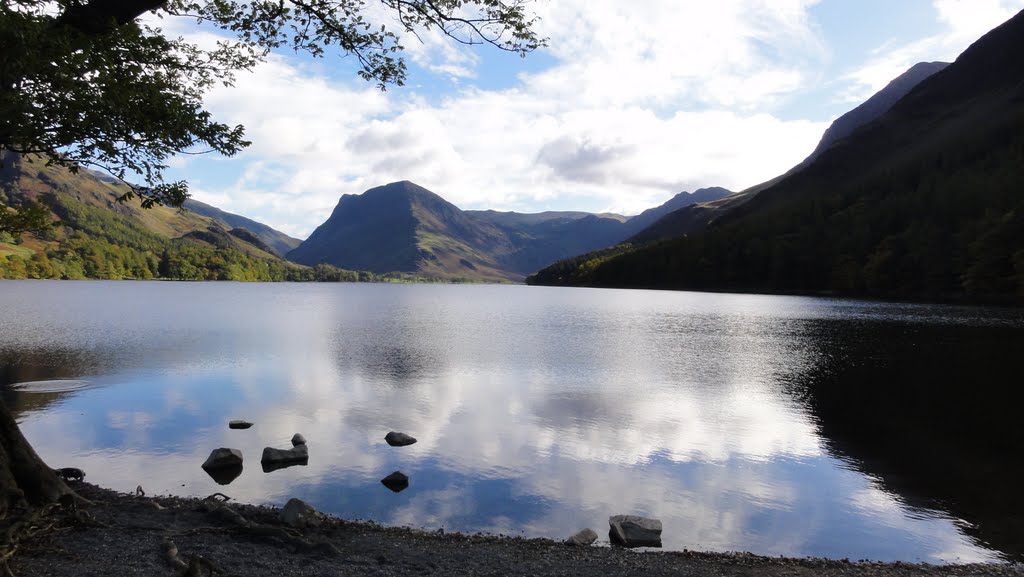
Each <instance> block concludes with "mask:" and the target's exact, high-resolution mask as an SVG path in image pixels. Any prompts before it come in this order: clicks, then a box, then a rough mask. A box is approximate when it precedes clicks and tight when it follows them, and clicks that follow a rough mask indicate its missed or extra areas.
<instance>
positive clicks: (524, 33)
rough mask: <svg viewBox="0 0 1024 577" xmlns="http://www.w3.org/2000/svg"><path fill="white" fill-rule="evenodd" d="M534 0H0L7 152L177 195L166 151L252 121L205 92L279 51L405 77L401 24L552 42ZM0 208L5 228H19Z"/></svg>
mask: <svg viewBox="0 0 1024 577" xmlns="http://www.w3.org/2000/svg"><path fill="white" fill-rule="evenodd" d="M529 1H530V0H382V1H381V2H380V4H379V6H378V5H377V4H372V5H371V4H367V2H365V0H292V1H289V2H285V1H284V0H277V1H274V0H256V1H251V2H239V1H235V0H201V1H195V0H171V1H170V2H158V1H156V0H88V1H85V2H81V1H80V0H53V1H51V0H0V154H2V152H3V151H5V150H10V151H14V152H20V153H29V154H31V153H36V154H41V155H43V156H44V157H46V158H47V159H48V161H49V162H50V163H54V164H58V165H62V166H66V167H68V168H70V169H71V170H77V169H78V167H80V166H89V167H96V168H100V169H103V170H106V171H107V172H109V173H110V174H112V175H114V176H116V177H118V178H120V179H122V180H125V181H126V182H127V181H128V180H136V179H138V180H141V184H137V185H132V186H131V188H130V189H129V191H128V192H127V193H125V194H124V196H123V197H122V199H128V198H132V197H135V196H138V197H140V198H141V199H142V202H143V205H144V206H152V205H154V204H170V205H172V206H180V205H181V204H182V203H183V202H184V200H185V199H186V198H187V190H188V189H187V186H186V183H184V182H180V181H179V182H165V181H164V179H163V171H164V169H165V168H166V167H167V161H168V159H169V158H171V157H172V156H174V155H176V154H195V153H201V152H216V153H218V154H223V155H226V156H231V155H233V154H235V153H237V152H239V151H240V150H242V149H243V148H244V147H245V146H247V145H248V144H249V143H248V141H246V140H245V138H244V130H243V127H242V126H228V125H226V124H223V123H220V122H217V121H216V120H215V119H214V118H213V116H212V115H211V114H210V113H209V112H208V111H206V110H204V109H203V105H202V98H203V95H204V94H205V93H206V91H207V90H209V89H210V88H211V87H213V86H215V85H217V84H224V85H230V84H231V83H232V82H233V80H234V74H235V73H236V72H237V71H243V70H249V69H251V68H253V67H254V66H255V65H257V64H258V63H259V62H260V61H262V60H263V59H264V58H266V57H267V55H268V54H269V53H270V51H271V50H274V49H278V48H290V49H293V50H295V51H301V52H305V53H308V54H310V55H313V56H316V57H321V56H325V55H328V54H338V55H340V56H352V57H354V58H355V59H356V60H357V61H358V69H357V73H358V74H359V75H360V76H362V77H363V78H365V79H366V80H368V81H372V82H376V83H377V85H378V86H379V87H380V88H381V89H384V88H385V87H387V86H389V85H401V84H403V82H404V81H405V78H406V66H405V62H404V60H403V58H402V49H403V48H402V45H401V39H402V35H403V34H410V35H414V36H415V35H419V34H423V33H426V32H429V31H432V30H439V31H440V32H442V33H443V34H446V35H447V36H449V37H451V38H452V39H454V41H457V42H462V43H466V44H478V43H486V44H490V45H493V46H495V47H497V48H499V49H502V50H506V51H511V52H516V53H519V54H524V55H525V54H526V53H527V52H529V51H531V50H534V49H535V48H537V47H539V46H541V45H543V44H544V40H543V39H542V38H540V37H538V36H537V34H536V33H535V31H534V24H535V21H536V19H535V18H534V17H533V16H532V15H531V14H530V13H528V11H527V6H528V4H529ZM147 12H153V13H155V14H156V15H157V16H159V17H161V18H171V17H183V18H194V19H196V20H198V21H199V22H201V23H206V24H207V25H208V26H209V25H212V26H214V27H216V28H219V29H220V30H221V31H224V32H227V33H229V34H231V35H232V36H233V38H230V39H223V40H220V41H219V42H217V44H216V46H214V47H210V48H202V47H199V46H197V45H196V44H193V43H190V42H188V41H186V40H184V39H182V38H171V37H168V36H167V35H165V34H164V33H163V31H162V30H161V29H160V28H159V27H156V26H153V25H151V24H149V23H145V22H141V21H140V16H142V15H143V14H145V13H147ZM6 212H7V211H3V213H4V214H6ZM4 218H5V219H6V220H3V221H0V230H9V231H12V232H19V230H18V229H17V228H15V227H16V226H17V225H18V224H19V222H18V221H14V220H11V218H13V217H6V216H5V217H4ZM32 222H38V221H32ZM5 225H6V226H10V227H12V228H7V229H4V228H2V227H3V226H5ZM30 228H31V227H30ZM30 228H29V229H30ZM22 230H28V229H24V228H23V229H22Z"/></svg>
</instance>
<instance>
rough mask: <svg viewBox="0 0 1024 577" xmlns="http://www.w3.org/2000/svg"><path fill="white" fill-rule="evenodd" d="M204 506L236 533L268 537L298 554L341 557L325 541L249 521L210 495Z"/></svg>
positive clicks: (336, 550)
mask: <svg viewBox="0 0 1024 577" xmlns="http://www.w3.org/2000/svg"><path fill="white" fill-rule="evenodd" d="M215 495H219V493H215ZM221 497H223V498H224V499H225V500H226V499H227V498H228V497H227V496H226V495H221ZM204 504H205V506H206V510H207V512H208V513H209V514H210V515H211V516H213V517H215V518H217V519H220V520H222V521H226V522H228V523H230V524H231V525H232V526H233V527H232V528H233V529H234V530H235V531H236V532H239V533H243V534H247V535H253V536H257V537H268V538H270V539H274V540H277V541H280V542H281V543H284V544H285V545H288V546H290V547H292V548H294V549H295V550H296V551H298V552H300V553H318V554H322V555H327V556H332V557H333V556H336V555H341V551H340V550H339V549H338V548H337V547H335V546H334V545H333V544H332V543H328V542H325V541H322V542H319V543H313V542H310V541H308V540H306V539H304V538H302V537H301V536H299V533H298V532H297V531H295V530H293V529H289V528H286V527H278V526H274V525H266V524H263V523H257V522H255V521H249V520H248V519H246V518H245V517H243V516H242V515H241V514H240V513H238V512H237V511H235V510H234V509H232V508H230V507H228V506H227V505H225V504H224V501H223V500H220V499H217V498H213V496H212V495H211V496H210V497H207V498H206V500H205V501H204Z"/></svg>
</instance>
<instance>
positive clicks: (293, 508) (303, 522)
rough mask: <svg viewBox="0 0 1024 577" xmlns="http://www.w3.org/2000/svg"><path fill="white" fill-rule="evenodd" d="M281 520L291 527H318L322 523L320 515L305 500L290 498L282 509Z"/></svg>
mask: <svg viewBox="0 0 1024 577" xmlns="http://www.w3.org/2000/svg"><path fill="white" fill-rule="evenodd" d="M281 520H282V521H284V523H285V524H286V525H288V526H290V527H296V528H302V527H316V526H317V525H319V524H320V515H318V514H317V512H316V509H314V508H313V507H312V506H311V505H309V504H308V503H306V502H305V501H303V500H301V499H289V500H288V502H287V503H285V505H284V509H281Z"/></svg>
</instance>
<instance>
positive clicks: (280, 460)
mask: <svg viewBox="0 0 1024 577" xmlns="http://www.w3.org/2000/svg"><path fill="white" fill-rule="evenodd" d="M307 461H309V449H308V448H307V447H306V445H296V446H294V447H292V448H291V449H275V448H273V447H266V448H264V449H263V457H262V458H261V459H260V463H261V464H262V465H263V467H264V469H266V467H267V466H268V465H269V466H275V465H291V464H295V465H298V464H304V463H305V462H307Z"/></svg>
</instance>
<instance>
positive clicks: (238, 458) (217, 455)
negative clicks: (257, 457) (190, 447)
mask: <svg viewBox="0 0 1024 577" xmlns="http://www.w3.org/2000/svg"><path fill="white" fill-rule="evenodd" d="M241 466H242V452H241V451H239V450H238V449H228V448H226V447H221V448H219V449H214V450H213V452H211V453H210V456H209V457H207V458H206V462H205V463H203V469H206V470H207V471H209V470H211V469H226V468H228V467H241Z"/></svg>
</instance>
